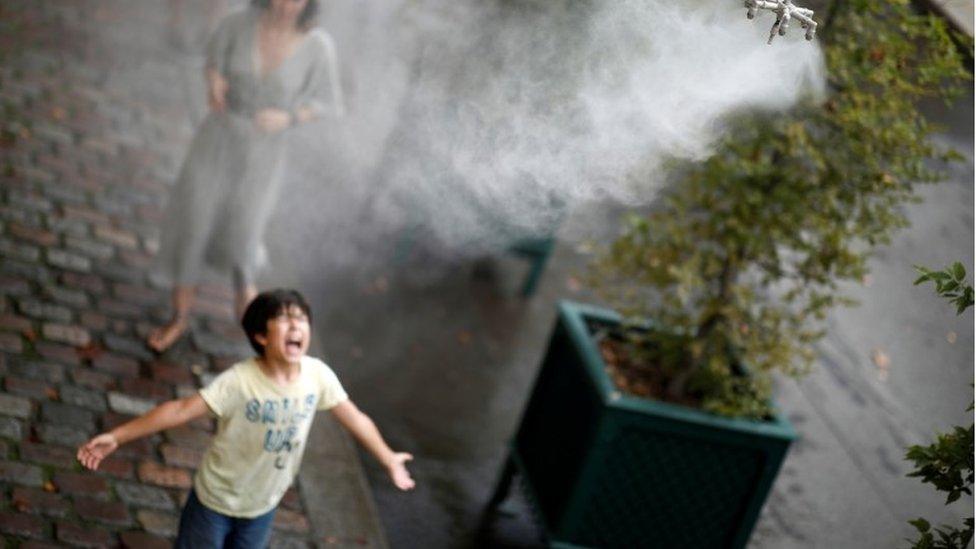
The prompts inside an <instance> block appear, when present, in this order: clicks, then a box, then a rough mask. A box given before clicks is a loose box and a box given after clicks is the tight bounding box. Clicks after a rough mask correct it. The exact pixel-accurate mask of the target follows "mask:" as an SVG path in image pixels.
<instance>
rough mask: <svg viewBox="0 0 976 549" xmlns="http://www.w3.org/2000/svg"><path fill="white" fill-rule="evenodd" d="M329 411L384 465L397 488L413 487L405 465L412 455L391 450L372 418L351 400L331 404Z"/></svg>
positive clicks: (406, 488)
mask: <svg viewBox="0 0 976 549" xmlns="http://www.w3.org/2000/svg"><path fill="white" fill-rule="evenodd" d="M331 411H332V414H333V415H334V416H335V418H336V419H337V420H339V423H341V424H342V426H343V427H345V428H346V430H347V431H349V432H350V433H352V435H353V436H354V437H356V440H358V441H359V443H360V444H362V445H363V446H364V447H365V448H366V449H367V450H369V452H370V453H371V454H373V455H374V456H375V457H376V459H377V460H379V462H380V463H382V464H383V466H384V467H386V472H387V474H388V475H390V480H392V481H393V484H395V485H396V487H397V488H399V489H401V490H410V489H412V488H413V487H414V485H415V483H414V481H413V479H412V478H410V471H407V466H406V462H408V461H410V460H412V459H413V456H412V455H410V454H408V453H405V452H394V451H393V450H391V449H390V447H389V446H387V444H386V442H385V441H384V440H383V437H382V435H380V431H379V429H377V428H376V424H375V423H373V420H372V419H370V418H369V416H367V415H366V414H364V413H362V412H361V411H360V410H359V408H357V407H356V405H355V404H353V403H352V401H350V400H344V401H342V402H340V403H339V404H336V405H335V406H333V407H332V408H331Z"/></svg>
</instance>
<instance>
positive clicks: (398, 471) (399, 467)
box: [386, 452, 416, 490]
mask: <svg viewBox="0 0 976 549" xmlns="http://www.w3.org/2000/svg"><path fill="white" fill-rule="evenodd" d="M412 459H413V456H412V455H410V454H408V453H406V452H398V453H395V454H393V458H392V459H391V460H390V463H389V464H388V465H387V466H386V472H387V474H388V475H390V480H392V481H393V484H395V485H396V487H397V488H399V489H401V490H412V489H413V487H414V486H415V485H416V483H415V482H414V481H413V479H412V478H410V471H407V466H406V462H408V461H410V460H412Z"/></svg>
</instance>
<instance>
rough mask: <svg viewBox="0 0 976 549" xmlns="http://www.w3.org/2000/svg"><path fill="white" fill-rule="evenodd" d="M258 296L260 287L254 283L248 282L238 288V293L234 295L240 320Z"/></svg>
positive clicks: (235, 306)
mask: <svg viewBox="0 0 976 549" xmlns="http://www.w3.org/2000/svg"><path fill="white" fill-rule="evenodd" d="M257 296H258V288H257V286H255V285H254V284H246V285H244V286H243V287H239V288H238V289H237V295H235V296H234V308H235V309H236V312H237V319H238V320H240V319H241V318H243V317H244V311H245V310H247V306H248V305H250V304H251V302H252V301H254V298H255V297H257Z"/></svg>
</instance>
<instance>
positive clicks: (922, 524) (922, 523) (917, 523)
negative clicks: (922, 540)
mask: <svg viewBox="0 0 976 549" xmlns="http://www.w3.org/2000/svg"><path fill="white" fill-rule="evenodd" d="M908 524H911V525H912V526H914V527H915V529H916V530H918V531H919V532H921V533H923V534H924V533H925V532H928V531H929V529H930V528H931V527H932V525H931V524H929V521H927V520H925V519H924V518H922V517H919V518H917V519H915V520H910V521H908Z"/></svg>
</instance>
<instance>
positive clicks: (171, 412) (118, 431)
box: [78, 393, 209, 470]
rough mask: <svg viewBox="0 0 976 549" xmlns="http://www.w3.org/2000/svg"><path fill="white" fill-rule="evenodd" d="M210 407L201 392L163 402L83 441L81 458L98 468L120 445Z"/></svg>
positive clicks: (168, 426) (190, 417) (171, 426)
mask: <svg viewBox="0 0 976 549" xmlns="http://www.w3.org/2000/svg"><path fill="white" fill-rule="evenodd" d="M208 411H209V408H208V407H207V403H206V402H205V401H204V400H203V397H201V396H200V394H199V393H197V394H194V395H192V396H188V397H186V398H181V399H178V400H170V401H167V402H164V403H162V404H160V405H159V406H156V407H155V408H153V409H152V410H150V411H148V412H146V413H145V414H143V415H141V416H139V417H137V418H135V419H133V420H131V421H127V422H125V423H123V424H122V425H119V426H118V427H116V428H115V429H112V430H111V431H109V432H107V433H102V434H100V435H98V436H96V437H95V438H93V439H91V440H89V441H88V442H86V443H85V444H83V445H82V446H81V447H79V448H78V461H80V462H81V464H82V465H84V466H85V467H87V468H89V469H91V470H95V469H98V464H99V463H101V461H102V460H103V459H105V458H106V457H107V456H108V455H109V454H111V453H112V452H114V451H115V449H116V448H118V447H119V446H120V445H122V444H125V443H126V442H129V441H130V440H135V439H137V438H141V437H144V436H147V435H151V434H153V433H156V432H159V431H163V430H166V429H171V428H173V427H177V426H179V425H183V424H184V423H187V422H189V421H193V420H194V419H196V418H198V417H200V416H202V415H204V414H206V413H207V412H208Z"/></svg>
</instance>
